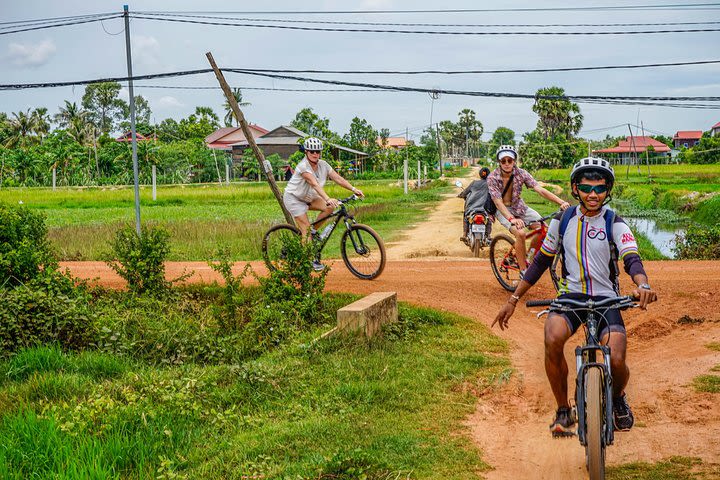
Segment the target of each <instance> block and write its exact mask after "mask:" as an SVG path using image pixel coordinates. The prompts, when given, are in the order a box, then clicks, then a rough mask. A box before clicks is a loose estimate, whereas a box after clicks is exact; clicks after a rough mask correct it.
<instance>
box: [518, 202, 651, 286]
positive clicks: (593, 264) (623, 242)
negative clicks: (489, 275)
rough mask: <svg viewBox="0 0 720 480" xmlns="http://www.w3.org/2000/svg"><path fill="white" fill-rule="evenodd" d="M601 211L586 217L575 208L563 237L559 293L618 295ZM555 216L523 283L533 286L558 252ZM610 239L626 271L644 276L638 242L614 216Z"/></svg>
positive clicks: (557, 224)
mask: <svg viewBox="0 0 720 480" xmlns="http://www.w3.org/2000/svg"><path fill="white" fill-rule="evenodd" d="M606 211H607V207H602V210H601V211H600V213H599V214H598V215H594V216H592V217H587V216H585V215H583V214H582V213H581V212H580V206H579V205H578V206H577V207H575V209H574V212H573V215H572V216H571V218H570V221H569V223H568V226H567V229H566V230H565V234H564V236H563V248H562V250H563V258H562V265H563V271H562V277H563V279H562V281H561V282H560V283H561V285H560V292H561V293H568V292H570V293H584V294H588V295H595V296H605V297H613V296H615V295H617V292H616V291H615V288H614V278H613V275H612V273H611V269H610V262H611V255H610V246H609V242H608V239H607V232H606V231H605V230H606V226H605V217H604V215H605V212H606ZM561 217H562V214H558V215H557V216H556V217H555V218H553V219H552V221H551V222H550V226H549V227H548V233H547V236H546V237H545V241H544V242H543V244H542V247H541V248H540V253H539V254H538V255H537V256H536V257H535V261H533V263H532V265H531V266H530V268H528V271H527V272H526V274H525V276H524V279H525V280H526V281H528V282H529V283H530V284H535V282H537V281H538V280H539V279H540V276H542V274H543V272H544V271H545V270H546V269H547V268H548V267H549V266H550V265H551V263H552V259H553V258H554V257H555V254H556V253H557V252H558V250H559V248H558V238H559V231H560V219H561ZM612 236H613V239H614V241H615V244H616V245H617V248H618V258H619V259H620V260H622V261H623V263H624V267H625V271H626V272H627V273H628V274H629V275H630V276H634V275H636V274H638V273H643V274H644V273H645V271H644V269H643V266H642V261H641V260H640V256H639V254H638V247H637V242H636V241H635V237H634V236H633V233H632V231H631V230H630V227H628V225H627V224H626V223H625V221H624V220H623V219H622V218H620V217H619V216H617V215H616V216H615V222H614V223H613V228H612Z"/></svg>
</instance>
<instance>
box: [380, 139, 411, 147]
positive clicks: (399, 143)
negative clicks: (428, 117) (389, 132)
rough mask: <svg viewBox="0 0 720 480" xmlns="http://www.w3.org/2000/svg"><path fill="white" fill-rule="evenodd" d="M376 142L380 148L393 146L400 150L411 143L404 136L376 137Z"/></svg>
mask: <svg viewBox="0 0 720 480" xmlns="http://www.w3.org/2000/svg"><path fill="white" fill-rule="evenodd" d="M376 143H377V144H378V147H380V148H393V149H395V150H400V149H403V148H405V147H407V146H408V145H412V144H413V141H412V140H407V139H406V138H405V137H387V138H382V137H378V138H377V140H376Z"/></svg>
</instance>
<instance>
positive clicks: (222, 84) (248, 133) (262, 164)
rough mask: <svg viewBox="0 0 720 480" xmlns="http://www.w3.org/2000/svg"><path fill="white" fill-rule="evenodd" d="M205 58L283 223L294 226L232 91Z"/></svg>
mask: <svg viewBox="0 0 720 480" xmlns="http://www.w3.org/2000/svg"><path fill="white" fill-rule="evenodd" d="M205 56H206V57H207V59H208V61H209V62H210V66H212V69H213V70H214V71H215V77H217V81H218V83H220V87H221V88H222V90H223V92H224V93H225V98H227V101H228V102H229V103H230V108H232V111H233V113H234V114H235V119H236V120H237V121H238V123H239V124H240V128H242V131H243V133H244V134H245V138H246V139H247V142H248V145H249V146H250V148H252V151H253V153H254V154H255V158H256V159H257V161H258V164H259V165H260V171H261V172H263V173H265V178H266V179H267V182H268V184H269V185H270V189H271V190H272V192H273V195H275V199H276V200H277V202H278V204H279V205H280V208H281V209H282V211H283V215H285V221H286V222H287V223H289V224H290V225H295V220H294V219H293V217H292V215H290V212H288V210H287V208H285V203H283V199H282V195H280V190H279V189H278V187H277V184H276V183H275V176H274V175H273V173H272V166H271V165H270V162H268V161H267V160H265V155H263V153H262V150H260V148H258V146H257V143H255V137H253V135H252V132H251V131H250V126H249V125H248V123H247V121H246V120H245V115H243V113H242V110H240V106H239V105H238V103H237V100H235V96H234V95H233V93H232V90H230V86H229V85H228V84H227V82H226V81H225V76H224V75H223V74H222V72H221V71H220V69H219V68H218V66H217V65H216V64H215V59H214V58H213V56H212V53H210V52H207V53H206V54H205Z"/></svg>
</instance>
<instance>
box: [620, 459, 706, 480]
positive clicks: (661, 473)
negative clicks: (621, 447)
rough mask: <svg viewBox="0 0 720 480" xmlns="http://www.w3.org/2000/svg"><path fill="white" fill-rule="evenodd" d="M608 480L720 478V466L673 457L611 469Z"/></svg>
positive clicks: (697, 460) (697, 479)
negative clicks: (719, 476)
mask: <svg viewBox="0 0 720 480" xmlns="http://www.w3.org/2000/svg"><path fill="white" fill-rule="evenodd" d="M606 474H607V479H608V480H700V479H708V480H709V479H711V478H718V475H720V466H719V465H717V464H707V463H703V462H702V461H701V460H700V459H698V458H687V457H671V458H669V459H667V460H665V461H662V462H657V463H645V462H634V463H628V464H625V465H618V466H614V467H609V468H608V469H607V472H606Z"/></svg>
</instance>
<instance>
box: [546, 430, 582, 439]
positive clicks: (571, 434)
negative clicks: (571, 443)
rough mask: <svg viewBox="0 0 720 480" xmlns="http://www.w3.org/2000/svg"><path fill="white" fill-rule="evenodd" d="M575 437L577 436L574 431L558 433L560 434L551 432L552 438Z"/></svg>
mask: <svg viewBox="0 0 720 480" xmlns="http://www.w3.org/2000/svg"><path fill="white" fill-rule="evenodd" d="M575 435H577V434H576V433H575V432H574V431H570V432H563V431H560V432H552V436H553V438H571V437H574V436H575Z"/></svg>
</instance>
